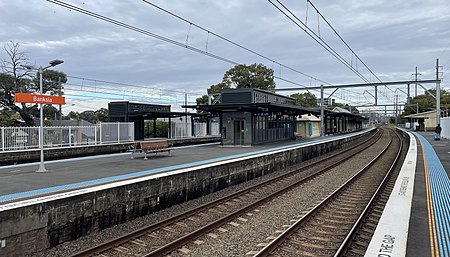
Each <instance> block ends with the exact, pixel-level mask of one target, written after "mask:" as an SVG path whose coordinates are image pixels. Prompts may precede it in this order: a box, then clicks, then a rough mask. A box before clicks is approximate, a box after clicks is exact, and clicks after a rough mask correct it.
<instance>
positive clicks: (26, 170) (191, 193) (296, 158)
mask: <svg viewBox="0 0 450 257" xmlns="http://www.w3.org/2000/svg"><path fill="white" fill-rule="evenodd" d="M371 131H373V129H366V130H362V131H358V132H354V133H349V134H343V135H336V136H328V137H324V138H314V139H311V140H307V139H303V140H301V141H285V142H279V143H277V144H267V145H259V146H252V147H228V146H220V145H217V144H211V145H203V146H186V147H178V148H176V149H174V150H173V151H171V155H170V156H169V155H168V154H165V153H159V154H157V155H153V156H151V157H150V156H149V158H148V160H145V159H144V158H135V159H131V154H130V153H122V154H112V155H105V156H92V157H84V158H75V159H66V160H55V161H49V162H46V168H47V169H48V172H39V173H38V172H35V171H36V169H37V166H38V163H30V164H21V165H13V166H0V178H1V179H0V223H1V224H0V246H1V247H0V255H2V253H4V254H6V256H21V254H25V253H31V252H35V251H39V250H42V249H46V248H49V247H52V246H56V245H58V244H61V243H63V242H66V241H70V240H74V239H76V238H79V237H81V236H83V235H86V234H89V233H90V232H92V231H97V230H99V229H104V228H108V227H111V226H113V225H116V224H120V223H124V222H126V221H128V220H132V219H134V218H136V217H139V216H143V215H146V214H149V213H151V212H153V211H157V210H161V209H164V208H167V207H170V206H172V205H176V204H178V203H182V202H184V201H187V200H191V199H195V198H197V197H200V196H202V195H206V194H209V193H211V192H215V191H218V190H220V189H222V188H226V187H229V186H232V185H234V184H238V183H240V182H244V181H247V180H250V179H252V178H255V177H259V176H262V175H264V174H266V173H271V172H273V171H276V170H280V169H282V168H283V167H286V166H288V165H291V164H295V163H299V162H302V161H305V160H308V159H309V158H313V157H315V156H320V155H321V154H324V153H327V152H330V151H333V150H336V149H340V148H341V147H345V145H347V144H349V143H350V142H352V140H354V139H356V138H359V137H362V136H364V135H365V134H367V133H370V132H371Z"/></svg>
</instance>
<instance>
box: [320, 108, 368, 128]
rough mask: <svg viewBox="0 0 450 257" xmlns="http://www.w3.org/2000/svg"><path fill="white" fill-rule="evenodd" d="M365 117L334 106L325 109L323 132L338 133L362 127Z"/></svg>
mask: <svg viewBox="0 0 450 257" xmlns="http://www.w3.org/2000/svg"><path fill="white" fill-rule="evenodd" d="M364 120H367V119H366V118H364V117H362V116H361V115H359V114H353V113H351V112H350V111H348V110H346V109H344V108H340V107H335V108H333V109H331V110H328V109H327V110H325V134H340V133H346V132H351V131H355V130H359V129H362V127H363V122H364Z"/></svg>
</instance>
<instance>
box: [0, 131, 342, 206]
mask: <svg viewBox="0 0 450 257" xmlns="http://www.w3.org/2000/svg"><path fill="white" fill-rule="evenodd" d="M339 137H342V135H340V136H327V137H324V138H321V139H319V138H313V139H307V138H305V139H302V140H291V141H282V142H278V143H272V144H264V145H255V146H221V145H220V144H219V143H210V144H205V145H192V146H182V147H175V148H173V149H172V150H171V152H170V155H169V154H168V153H167V152H162V153H158V154H149V155H148V159H147V160H145V159H144V158H143V155H142V157H138V158H135V159H131V153H129V152H128V153H118V154H109V155H98V156H89V157H81V158H72V159H62V160H54V161H48V162H45V167H46V169H47V170H48V171H47V172H36V170H37V169H38V167H39V163H28V164H17V165H8V166H0V204H1V203H5V202H10V201H15V200H19V199H23V198H30V197H35V196H38V195H45V194H51V193H55V192H60V191H66V190H72V189H75V188H82V187H88V186H93V185H99V184H104V183H110V182H113V181H118V180H125V179H130V178H133V177H138V176H144V175H148V174H150V173H157V172H166V171H169V170H174V169H181V168H186V167H193V166H197V165H201V164H205V163H211V162H214V161H218V160H224V159H230V158H236V157H241V156H244V155H252V154H256V153H260V152H264V151H270V150H273V149H278V148H282V147H289V146H293V145H301V144H307V143H308V142H310V141H317V142H319V141H323V140H330V139H332V138H339ZM138 156H139V154H138Z"/></svg>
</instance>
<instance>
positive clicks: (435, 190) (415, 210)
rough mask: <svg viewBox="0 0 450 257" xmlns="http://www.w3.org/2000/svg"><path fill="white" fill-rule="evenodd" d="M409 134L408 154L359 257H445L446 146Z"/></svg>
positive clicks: (449, 206) (448, 224) (448, 219)
mask: <svg viewBox="0 0 450 257" xmlns="http://www.w3.org/2000/svg"><path fill="white" fill-rule="evenodd" d="M412 134H413V135H414V136H413V140H411V145H410V149H409V152H410V153H411V154H410V155H409V157H408V156H407V157H406V158H407V160H406V161H405V163H404V166H403V167H402V171H401V173H400V175H399V177H398V179H397V182H396V185H395V187H394V190H393V191H392V194H391V196H390V198H389V201H388V203H387V204H386V207H385V209H384V212H383V215H382V217H381V219H380V221H379V224H378V226H377V229H376V231H375V234H374V236H373V237H372V240H371V242H370V245H369V248H368V249H367V251H366V254H365V256H380V257H388V256H414V257H415V256H417V257H427V256H430V257H437V256H440V257H443V256H446V257H447V256H450V181H449V172H450V158H449V157H450V141H449V140H447V139H441V140H440V141H435V140H434V137H433V133H426V132H420V133H418V132H412ZM408 158H409V159H408ZM413 166H414V167H413ZM412 185H413V186H412Z"/></svg>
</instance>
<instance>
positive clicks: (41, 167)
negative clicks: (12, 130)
mask: <svg viewBox="0 0 450 257" xmlns="http://www.w3.org/2000/svg"><path fill="white" fill-rule="evenodd" d="M63 62H64V61H62V60H53V61H51V62H49V64H50V65H48V66H46V67H42V66H41V67H39V68H38V69H37V70H38V72H39V94H41V95H42V94H43V90H42V72H43V71H44V70H46V69H48V68H50V67H54V66H56V65H58V64H61V63H63ZM25 67H26V68H27V69H30V70H31V69H35V70H36V68H34V67H33V66H25ZM42 107H43V106H42V103H40V104H39V116H40V120H39V123H40V124H39V150H40V152H41V154H40V155H41V158H40V162H39V168H38V170H37V171H36V172H45V171H47V170H46V169H45V165H44V112H43V110H42V109H43V108H42Z"/></svg>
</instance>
